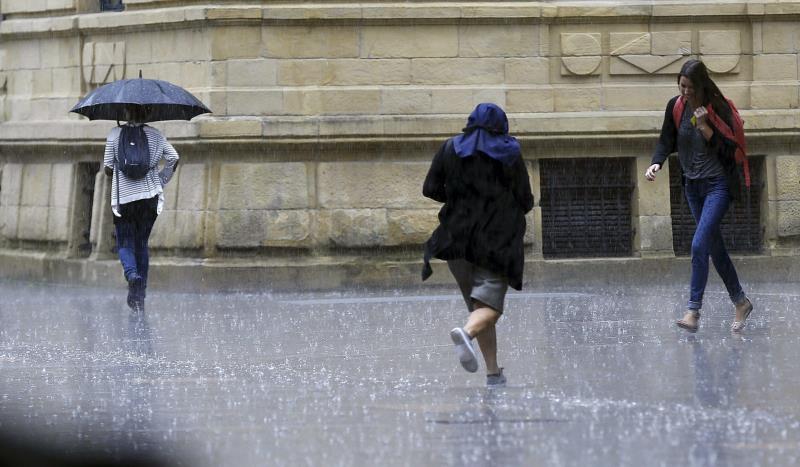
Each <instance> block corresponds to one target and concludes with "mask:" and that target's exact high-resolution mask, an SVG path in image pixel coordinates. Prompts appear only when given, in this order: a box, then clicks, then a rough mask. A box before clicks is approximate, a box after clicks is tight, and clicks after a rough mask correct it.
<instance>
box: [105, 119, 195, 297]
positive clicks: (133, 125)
mask: <svg viewBox="0 0 800 467" xmlns="http://www.w3.org/2000/svg"><path fill="white" fill-rule="evenodd" d="M128 117H129V121H128V123H126V124H125V125H122V126H118V127H116V128H114V129H112V130H111V132H110V133H109V135H108V137H107V138H106V150H105V157H104V161H103V164H104V166H105V173H106V175H109V176H112V182H111V210H112V212H113V213H114V229H115V231H116V235H117V250H118V252H119V259H120V262H121V263H122V269H123V273H124V274H125V280H126V281H127V282H128V300H127V301H128V306H129V307H130V308H131V310H133V311H135V312H143V311H144V299H145V295H146V294H145V291H146V289H147V273H148V269H149V266H150V254H149V249H148V241H149V239H150V231H151V230H152V229H153V224H154V223H155V221H156V217H158V215H159V214H161V209H162V207H163V206H164V185H166V184H167V182H169V180H170V179H171V178H172V175H173V174H174V173H175V169H176V168H177V166H178V159H179V157H178V153H177V152H176V151H175V148H173V147H172V145H171V144H169V143H168V142H167V140H166V138H164V136H163V135H162V134H161V132H159V131H158V130H156V129H155V128H153V127H151V126H148V125H145V124H143V123H139V122H141V121H143V120H144V118H143V114H142V111H137V110H136V109H132V110H130V111H129V115H128ZM137 146H138V148H140V149H136V147H137ZM121 148H128V149H129V150H128V155H127V156H126V155H125V153H126V151H125V150H121ZM139 151H141V157H142V160H141V161H140V163H139V164H138V165H139V167H136V165H137V164H129V163H128V161H130V160H131V159H135V155H136V154H135V153H136V152H139ZM131 153H134V157H130V154H131ZM161 159H165V160H166V163H165V164H164V168H163V169H161V171H159V170H158V166H159V162H160V161H161ZM126 167H134V168H133V169H131V170H126Z"/></svg>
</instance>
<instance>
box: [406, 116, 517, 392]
mask: <svg viewBox="0 0 800 467" xmlns="http://www.w3.org/2000/svg"><path fill="white" fill-rule="evenodd" d="M422 193H423V195H425V196H426V197H428V198H431V199H433V200H436V201H439V202H442V203H444V206H443V207H442V209H441V211H439V221H440V225H439V227H438V228H437V229H436V230H435V231H434V232H433V235H432V236H431V238H430V239H429V240H428V242H427V243H426V244H425V265H424V268H423V271H422V279H423V280H425V279H427V278H428V277H429V276H430V275H431V273H432V270H431V267H430V263H429V262H430V259H431V258H432V257H436V258H439V259H443V260H446V261H447V265H448V267H449V268H450V271H451V272H452V273H453V276H454V277H455V279H456V282H457V283H458V286H459V288H460V289H461V293H462V295H463V296H464V301H465V302H466V305H467V310H468V311H469V312H470V315H469V319H468V320H467V323H466V324H465V325H464V327H457V328H455V329H453V330H452V331H450V338H451V340H452V341H453V343H454V344H455V349H456V354H457V356H458V359H459V361H460V363H461V365H462V366H463V367H464V369H465V370H467V371H469V372H471V373H474V372H475V371H477V370H478V360H477V356H476V353H475V349H474V347H473V343H472V340H473V339H477V340H478V344H480V348H481V353H482V354H483V359H484V361H485V362H486V373H487V375H486V384H487V386H488V387H496V386H502V385H504V384H505V382H506V378H505V376H504V375H503V369H502V368H500V367H498V365H497V338H496V333H495V323H497V320H499V319H500V316H501V315H502V313H503V304H504V302H505V296H506V291H507V290H508V286H509V285H510V286H511V287H513V288H515V289H517V290H520V289H521V288H522V269H523V266H524V248H523V237H524V235H525V214H526V213H528V212H529V211H530V210H531V209H533V195H532V194H531V186H530V180H529V179H528V171H527V169H526V168H525V162H524V161H523V160H522V156H521V153H520V146H519V143H518V142H517V140H516V139H514V138H513V137H511V136H510V135H509V134H508V118H507V117H506V114H505V112H503V109H501V108H500V107H498V106H497V105H495V104H479V105H478V106H477V107H476V108H475V110H474V111H473V112H472V114H471V115H470V116H469V119H468V120H467V126H466V128H464V130H463V133H462V134H460V135H458V136H455V137H453V138H450V139H449V140H447V141H446V142H445V144H443V145H442V147H441V148H440V149H439V152H438V153H436V156H434V159H433V162H432V163H431V167H430V170H429V171H428V175H427V177H426V178H425V184H424V185H423V188H422Z"/></svg>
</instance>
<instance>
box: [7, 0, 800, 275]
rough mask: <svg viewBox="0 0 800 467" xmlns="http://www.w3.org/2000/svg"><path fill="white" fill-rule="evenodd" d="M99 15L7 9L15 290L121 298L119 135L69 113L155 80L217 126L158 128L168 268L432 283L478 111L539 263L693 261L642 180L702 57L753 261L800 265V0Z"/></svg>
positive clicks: (673, 219) (188, 9)
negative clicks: (721, 109)
mask: <svg viewBox="0 0 800 467" xmlns="http://www.w3.org/2000/svg"><path fill="white" fill-rule="evenodd" d="M99 3H100V2H97V1H88V0H2V1H1V2H0V12H2V14H3V20H2V22H0V120H2V122H0V172H2V179H1V180H2V184H0V257H2V261H3V262H4V263H5V264H6V266H4V267H0V269H4V272H3V275H12V276H20V275H21V276H26V275H28V276H33V277H37V276H42V275H45V276H46V275H47V274H48V271H50V274H55V272H53V271H68V275H73V276H75V278H76V279H78V280H86V281H92V280H98V279H97V277H98V276H103V277H105V276H106V275H109V277H110V275H111V274H112V272H111V271H113V277H114V280H117V278H118V276H119V274H118V272H119V271H117V269H115V268H116V267H117V266H113V267H112V266H111V265H113V264H114V263H113V252H112V248H113V236H112V234H113V233H112V230H113V229H112V226H111V217H110V216H111V212H110V210H109V208H108V199H109V196H110V194H109V190H110V188H109V183H108V179H107V178H106V177H105V176H104V175H102V173H101V171H99V168H100V161H101V157H102V149H103V143H104V138H105V134H106V133H107V132H108V130H109V128H110V127H111V126H112V125H113V124H114V123H113V122H88V121H86V120H85V119H83V118H81V117H78V116H76V115H70V114H68V110H69V109H70V108H71V107H72V105H74V104H75V102H77V100H78V99H79V98H80V97H81V96H82V95H84V94H86V93H87V92H88V91H90V90H92V89H94V88H96V87H97V86H99V85H102V84H104V83H108V82H111V81H114V80H117V79H122V78H132V77H136V76H138V74H139V72H140V71H141V73H142V74H143V76H144V77H146V78H158V79H164V80H168V81H171V82H173V83H176V84H178V85H181V86H184V87H185V88H187V89H189V90H190V91H191V92H193V93H194V94H195V95H197V96H198V97H199V98H200V99H201V100H203V101H204V102H205V103H206V104H207V105H208V106H209V107H210V108H211V109H212V110H213V112H214V113H213V114H211V115H206V116H202V117H198V118H195V119H194V120H193V121H192V122H164V123H159V124H156V125H154V126H157V127H158V128H160V129H162V130H163V131H164V133H165V134H166V136H167V137H168V138H169V139H170V141H171V142H173V144H174V145H175V146H176V148H177V149H178V151H179V153H180V154H181V158H182V164H181V167H180V169H179V171H178V173H177V175H176V177H175V178H174V179H173V182H172V183H170V184H169V185H168V187H167V190H166V198H167V205H166V207H165V211H164V213H163V214H162V215H161V216H160V218H159V220H158V221H157V223H156V227H155V230H154V233H153V237H152V242H151V246H152V247H153V248H154V250H155V255H154V256H155V257H156V263H157V264H158V262H159V261H161V264H180V265H183V266H185V267H186V268H187V270H188V269H191V268H209V267H211V266H210V265H213V267H216V268H220V269H219V270H226V268H236V267H241V266H242V265H243V264H246V265H247V267H255V268H261V267H275V268H284V269H286V268H289V269H291V268H296V267H300V266H298V264H299V265H302V264H308V265H309V267H311V268H313V267H317V266H318V265H319V264H323V263H324V264H339V265H348V267H350V268H351V269H349V270H348V271H349V272H347V274H349V275H350V277H352V278H353V281H357V280H359V277H362V276H360V275H359V274H361V273H360V272H359V271H362V269H363V268H361V267H360V265H363V264H365V262H366V261H367V259H368V260H369V261H372V262H374V261H380V262H382V264H383V266H386V265H391V264H401V263H403V262H407V263H408V264H412V263H413V262H414V261H415V260H417V259H418V256H419V253H420V245H421V243H422V242H423V241H424V240H425V239H426V238H427V236H428V235H429V234H430V232H431V230H432V229H433V228H434V226H435V225H436V213H437V210H438V206H437V204H436V203H434V202H432V201H430V200H426V199H425V198H423V197H422V195H421V184H422V180H423V178H424V176H425V173H426V170H427V168H428V164H429V162H430V159H431V157H432V155H433V153H434V152H435V151H436V149H437V148H438V146H439V145H440V144H441V143H442V142H443V141H444V139H445V138H446V137H448V136H450V135H453V134H456V133H458V132H459V131H460V129H461V128H462V126H463V124H464V122H465V119H466V116H467V115H468V114H469V112H470V111H471V110H472V108H473V107H474V106H475V104H477V103H479V102H495V103H497V104H499V105H501V106H503V107H504V108H505V109H506V110H507V112H508V113H509V117H510V120H511V130H512V133H513V134H515V135H517V136H518V137H519V139H520V140H521V142H522V145H523V151H524V157H525V159H526V161H527V162H528V164H529V167H530V174H531V181H532V186H533V187H534V194H535V196H536V200H537V204H536V207H535V209H534V211H533V213H532V214H531V216H530V219H529V222H530V223H529V225H530V226H531V228H530V229H529V236H528V243H529V245H530V247H529V255H528V256H529V258H530V259H532V260H533V262H535V263H536V262H538V263H537V264H539V265H540V267H541V268H544V269H546V268H547V261H548V260H550V259H551V258H552V259H554V258H571V257H585V256H594V257H611V256H613V257H623V258H651V257H658V258H664V257H667V258H671V257H674V256H675V255H676V254H677V255H678V256H680V255H681V254H683V253H682V251H681V248H683V247H678V246H679V245H684V244H685V236H686V235H687V234H686V233H685V231H686V228H684V226H683V224H682V222H684V221H685V219H683V217H681V216H684V217H685V214H686V213H685V212H683V214H680V213H679V212H678V211H680V210H681V209H684V208H685V206H684V207H681V205H680V203H681V201H680V196H676V190H678V191H679V189H678V188H676V186H674V181H675V174H674V169H673V174H672V180H673V186H670V177H669V176H667V175H668V172H669V171H668V170H665V172H663V173H662V176H661V177H660V178H659V180H657V181H656V182H654V183H650V182H646V181H645V180H644V178H643V176H642V174H643V173H644V170H645V168H646V167H647V166H648V165H649V160H650V153H651V151H652V149H653V147H654V145H655V140H656V138H657V134H658V130H659V129H660V127H661V123H662V120H663V118H664V107H665V105H666V102H667V100H668V99H669V98H670V97H671V96H673V95H675V94H677V85H676V73H677V71H678V70H679V69H680V66H681V65H682V63H683V62H684V61H685V60H687V59H689V58H698V57H699V58H701V59H702V60H703V61H704V62H705V63H706V64H707V65H708V67H709V69H710V70H711V71H712V72H713V73H714V75H713V77H714V79H715V81H717V83H718V84H719V85H720V87H721V89H722V90H723V92H724V93H725V94H726V95H727V96H728V97H730V98H732V99H733V100H734V101H735V102H736V104H737V106H738V107H739V109H740V110H741V113H742V115H743V117H744V119H745V121H746V129H747V132H748V133H747V134H748V142H749V145H750V148H749V149H750V151H749V152H750V153H751V154H752V155H753V156H754V157H753V158H752V162H751V163H752V164H753V165H754V172H756V173H757V175H758V177H757V180H756V183H755V184H754V185H753V187H752V188H751V189H750V196H748V197H747V199H748V204H747V205H746V209H745V210H743V211H742V212H743V213H744V214H741V215H740V214H736V215H738V216H740V217H738V218H736V219H733V220H732V221H731V225H732V226H733V227H732V228H733V229H734V230H735V229H739V230H742V231H744V230H747V232H743V233H742V232H740V233H741V234H742V235H745V236H747V239H746V241H742V242H740V243H741V245H740V246H741V248H738V250H737V248H734V249H735V250H737V251H741V252H744V253H751V254H759V255H765V256H778V255H782V256H794V255H797V253H798V251H800V248H798V247H800V183H799V182H800V146H798V143H800V140H799V139H798V135H800V133H799V132H798V124H800V111H798V106H800V92H799V91H798V89H800V88H799V87H798V73H799V70H800V54H799V52H800V26H798V25H799V24H800V22H799V21H798V20H800V1H786V0H780V1H778V0H760V1H737V0H719V1H711V0H709V1H700V2H697V1H686V2H684V3H682V4H677V3H674V2H668V3H666V2H659V1H644V0H643V1H642V2H640V3H636V2H624V3H618V4H617V3H615V2H602V3H601V2H583V3H575V2H559V1H549V2H527V1H509V2H474V1H447V2H435V3H433V2H423V1H408V2H402V3H399V2H384V1H375V2H369V3H349V2H336V1H320V2H317V3H314V4H311V3H307V2H301V1H282V2H272V1H225V2H216V4H214V5H213V6H210V5H209V4H208V2H201V1H193V0H182V1H174V0H125V1H124V5H125V11H123V12H100V11H99ZM742 216H744V217H742ZM681 219H683V220H681ZM743 225H747V226H748V227H747V229H745V228H743V227H741V226H743ZM689 235H690V234H689ZM681 242H683V243H681ZM12 264H13V265H14V266H13V267H12V266H10V265H12ZM270 265H272V266H270ZM156 269H157V268H156ZM378 269H381V267H380V266H379V267H376V269H375V270H378ZM384 269H385V268H384ZM388 269H389V270H392V268H391V267H389V268H388ZM412 269H413V268H409V269H408V271H411V270H412ZM20 271H22V272H20ZM379 275H380V274H379ZM285 277H286V278H287V280H289V281H291V280H296V278H297V277H298V276H296V275H294V274H289V275H287V276H285ZM381 277H384V278H389V280H394V279H392V278H391V277H392V276H391V275H386V276H381ZM414 277H416V276H414ZM362 278H363V277H362ZM119 280H121V278H119Z"/></svg>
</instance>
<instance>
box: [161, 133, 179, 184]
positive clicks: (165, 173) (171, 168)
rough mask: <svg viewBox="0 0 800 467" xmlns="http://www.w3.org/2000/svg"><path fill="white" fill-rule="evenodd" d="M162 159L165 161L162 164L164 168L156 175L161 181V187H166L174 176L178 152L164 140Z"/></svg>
mask: <svg viewBox="0 0 800 467" xmlns="http://www.w3.org/2000/svg"><path fill="white" fill-rule="evenodd" d="M162 157H163V158H164V159H166V160H167V162H166V164H164V168H163V169H161V172H159V173H158V178H160V179H161V185H162V186H163V185H166V184H167V183H169V181H170V179H172V176H173V175H174V174H175V170H176V169H177V168H178V162H179V159H180V156H178V151H176V150H175V148H174V147H172V145H171V144H169V142H168V141H167V139H166V138H164V152H163V153H162Z"/></svg>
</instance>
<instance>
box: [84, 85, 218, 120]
mask: <svg viewBox="0 0 800 467" xmlns="http://www.w3.org/2000/svg"><path fill="white" fill-rule="evenodd" d="M70 112H75V113H78V114H81V115H83V116H86V117H89V120H117V121H121V120H123V121H129V120H135V121H137V122H140V123H146V122H158V121H162V120H191V119H192V118H194V117H196V116H198V115H200V114H204V113H210V112H211V110H210V109H209V108H208V107H206V106H205V105H204V104H203V103H202V102H200V100H199V99H198V98H196V97H194V96H193V95H192V94H191V93H190V92H189V91H187V90H185V89H183V88H182V87H180V86H176V85H174V84H172V83H169V82H167V81H161V80H157V79H142V78H141V77H139V78H134V79H123V80H119V81H114V82H113V83H109V84H106V85H105V86H101V87H99V88H97V89H95V90H94V91H92V92H90V93H89V94H88V95H87V96H86V97H84V98H83V99H81V100H80V102H78V103H77V104H76V105H75V107H73V108H72V110H70ZM133 115H135V116H136V118H132V116H133Z"/></svg>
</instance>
